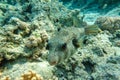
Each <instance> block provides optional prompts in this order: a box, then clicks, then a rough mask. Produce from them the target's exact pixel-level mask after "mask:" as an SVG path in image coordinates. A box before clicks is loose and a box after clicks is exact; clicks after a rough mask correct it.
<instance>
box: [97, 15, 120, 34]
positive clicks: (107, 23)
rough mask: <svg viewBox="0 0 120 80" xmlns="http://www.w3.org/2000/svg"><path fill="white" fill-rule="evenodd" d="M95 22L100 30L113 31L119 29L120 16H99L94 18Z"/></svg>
mask: <svg viewBox="0 0 120 80" xmlns="http://www.w3.org/2000/svg"><path fill="white" fill-rule="evenodd" d="M95 24H97V25H98V26H99V27H100V29H102V30H108V31H109V32H111V33H114V32H116V30H118V29H120V17H100V18H98V19H97V20H96V22H95Z"/></svg>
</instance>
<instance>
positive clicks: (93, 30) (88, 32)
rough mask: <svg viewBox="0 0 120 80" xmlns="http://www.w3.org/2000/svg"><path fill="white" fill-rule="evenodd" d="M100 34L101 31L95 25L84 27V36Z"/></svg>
mask: <svg viewBox="0 0 120 80" xmlns="http://www.w3.org/2000/svg"><path fill="white" fill-rule="evenodd" d="M101 32H102V30H101V29H100V28H99V27H98V26H97V25H90V26H87V27H85V34H86V35H96V34H98V33H101Z"/></svg>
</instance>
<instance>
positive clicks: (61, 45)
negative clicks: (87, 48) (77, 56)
mask: <svg viewBox="0 0 120 80" xmlns="http://www.w3.org/2000/svg"><path fill="white" fill-rule="evenodd" d="M100 32H101V30H100V28H99V27H97V26H96V25H91V26H88V27H85V28H76V27H66V28H61V29H58V30H56V31H55V35H54V36H53V37H52V38H51V39H50V40H48V44H47V46H46V49H48V50H49V54H48V57H47V60H48V62H49V63H50V65H57V64H60V63H62V62H64V61H66V60H68V59H69V58H70V57H71V56H72V55H73V54H74V53H75V52H76V50H77V48H80V47H82V46H83V40H84V37H85V36H86V35H95V34H98V33H100Z"/></svg>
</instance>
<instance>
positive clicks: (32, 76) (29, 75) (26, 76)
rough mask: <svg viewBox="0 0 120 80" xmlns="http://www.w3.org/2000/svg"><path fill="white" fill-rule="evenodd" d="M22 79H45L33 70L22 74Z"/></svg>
mask: <svg viewBox="0 0 120 80" xmlns="http://www.w3.org/2000/svg"><path fill="white" fill-rule="evenodd" d="M20 80H43V78H42V77H41V76H40V75H38V74H36V73H35V72H33V71H29V72H28V73H26V74H23V75H22V76H21V79H20Z"/></svg>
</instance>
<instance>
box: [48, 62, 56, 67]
mask: <svg viewBox="0 0 120 80" xmlns="http://www.w3.org/2000/svg"><path fill="white" fill-rule="evenodd" d="M49 64H50V65H52V66H53V65H57V61H53V62H49Z"/></svg>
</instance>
